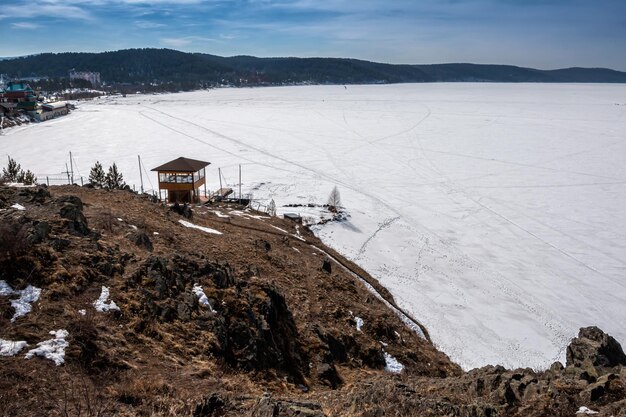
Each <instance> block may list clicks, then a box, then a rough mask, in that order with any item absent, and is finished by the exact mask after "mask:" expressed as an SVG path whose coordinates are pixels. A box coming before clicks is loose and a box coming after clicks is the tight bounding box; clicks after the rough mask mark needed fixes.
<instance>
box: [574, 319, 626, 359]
mask: <svg viewBox="0 0 626 417" xmlns="http://www.w3.org/2000/svg"><path fill="white" fill-rule="evenodd" d="M587 360H588V361H591V363H592V364H593V366H601V367H613V366H618V365H622V366H626V355H625V354H624V351H623V350H622V347H621V346H620V344H619V343H618V342H617V340H615V339H614V338H613V337H611V336H609V335H608V334H606V333H604V332H603V331H602V330H600V329H599V328H597V327H584V328H582V329H580V332H579V333H578V337H577V338H575V339H573V340H572V342H571V343H570V345H569V346H568V347H567V366H582V365H583V364H584V363H585V361H587Z"/></svg>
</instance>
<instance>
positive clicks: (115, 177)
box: [105, 163, 125, 190]
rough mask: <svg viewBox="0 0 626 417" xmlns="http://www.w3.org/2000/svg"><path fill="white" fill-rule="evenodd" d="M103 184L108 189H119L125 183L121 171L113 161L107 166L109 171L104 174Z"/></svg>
mask: <svg viewBox="0 0 626 417" xmlns="http://www.w3.org/2000/svg"><path fill="white" fill-rule="evenodd" d="M105 184H106V187H107V188H108V189H110V190H115V189H120V188H122V187H124V185H125V184H124V178H123V177H122V173H121V172H119V171H118V170H117V165H115V163H113V165H111V166H110V167H109V172H108V173H107V175H106V179H105Z"/></svg>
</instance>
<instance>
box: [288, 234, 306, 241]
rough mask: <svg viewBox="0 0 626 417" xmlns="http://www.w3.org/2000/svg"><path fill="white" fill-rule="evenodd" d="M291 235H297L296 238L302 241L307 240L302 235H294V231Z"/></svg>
mask: <svg viewBox="0 0 626 417" xmlns="http://www.w3.org/2000/svg"><path fill="white" fill-rule="evenodd" d="M290 236H292V237H295V238H296V239H298V240H300V241H302V242H306V240H305V239H304V238H303V237H302V236H298V235H294V234H293V233H291V234H290Z"/></svg>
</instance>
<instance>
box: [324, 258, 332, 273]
mask: <svg viewBox="0 0 626 417" xmlns="http://www.w3.org/2000/svg"><path fill="white" fill-rule="evenodd" d="M322 271H324V272H327V273H329V274H330V273H332V272H333V267H332V263H331V261H330V259H328V258H326V259H324V263H322Z"/></svg>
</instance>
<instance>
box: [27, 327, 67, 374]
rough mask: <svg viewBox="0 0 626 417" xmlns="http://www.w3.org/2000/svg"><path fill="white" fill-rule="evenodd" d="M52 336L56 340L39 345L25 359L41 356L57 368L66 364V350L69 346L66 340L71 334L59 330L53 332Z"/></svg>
mask: <svg viewBox="0 0 626 417" xmlns="http://www.w3.org/2000/svg"><path fill="white" fill-rule="evenodd" d="M50 334H51V335H53V336H54V339H49V340H45V341H43V342H39V343H37V347H36V348H35V349H31V350H29V351H28V353H26V356H25V358H26V359H31V358H33V357H34V356H40V357H42V358H44V359H49V360H51V361H53V362H54V363H55V364H56V366H59V365H62V364H63V363H64V362H65V348H66V347H68V346H69V343H68V342H67V340H65V338H66V337H67V336H69V333H68V332H67V330H63V329H59V330H56V331H54V330H53V331H51V332H50Z"/></svg>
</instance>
